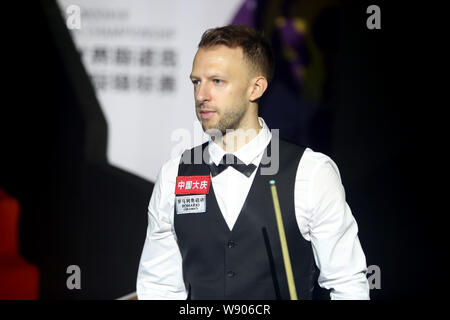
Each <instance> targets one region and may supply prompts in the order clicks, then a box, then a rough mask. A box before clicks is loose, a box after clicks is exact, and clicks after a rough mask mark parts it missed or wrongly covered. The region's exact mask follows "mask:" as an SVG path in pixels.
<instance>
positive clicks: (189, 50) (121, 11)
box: [58, 0, 243, 181]
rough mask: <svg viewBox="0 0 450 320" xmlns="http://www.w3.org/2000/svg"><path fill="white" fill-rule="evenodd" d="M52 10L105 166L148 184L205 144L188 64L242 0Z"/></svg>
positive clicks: (113, 3)
mask: <svg viewBox="0 0 450 320" xmlns="http://www.w3.org/2000/svg"><path fill="white" fill-rule="evenodd" d="M58 2H59V5H60V8H61V11H62V13H63V16H64V17H65V19H66V22H67V27H68V28H69V29H70V31H71V34H72V36H73V39H74V42H75V45H76V46H77V48H78V50H79V51H80V53H81V55H82V61H83V64H84V65H85V67H86V70H87V72H88V74H89V75H90V77H91V79H92V82H93V84H94V87H95V90H96V94H97V97H98V100H99V103H100V105H101V108H102V110H103V113H104V115H105V118H106V121H107V123H108V146H107V158H108V161H109V162H110V163H111V164H112V165H114V166H117V167H120V168H122V169H124V170H127V171H129V172H131V173H134V174H136V175H138V176H140V177H142V178H145V179H147V180H150V181H155V180H156V177H157V174H158V172H159V169H160V168H161V166H162V164H163V163H164V162H165V161H167V160H169V159H170V158H171V157H174V156H176V155H178V154H180V153H181V152H182V151H183V149H184V148H189V147H192V146H194V145H197V144H200V143H201V142H202V141H203V140H204V139H206V137H205V136H204V135H202V134H201V132H202V129H201V126H200V124H199V122H198V121H197V120H196V117H195V107H194V97H193V88H192V83H191V82H190V80H189V74H190V72H191V68H192V60H193V58H194V55H195V52H196V50H197V45H198V42H199V41H200V37H201V35H202V34H203V32H204V31H205V30H206V29H208V28H212V27H218V26H223V25H226V24H229V23H230V22H231V20H232V18H233V16H234V15H235V14H236V12H237V11H238V9H239V7H240V6H241V5H242V3H243V0H227V1H218V0H216V1H213V0H191V1H186V0H164V1H156V0H127V1H125V0H120V1H119V0H58ZM199 133H200V139H199V138H198V136H199ZM194 137H197V138H196V139H194ZM194 140H197V141H194Z"/></svg>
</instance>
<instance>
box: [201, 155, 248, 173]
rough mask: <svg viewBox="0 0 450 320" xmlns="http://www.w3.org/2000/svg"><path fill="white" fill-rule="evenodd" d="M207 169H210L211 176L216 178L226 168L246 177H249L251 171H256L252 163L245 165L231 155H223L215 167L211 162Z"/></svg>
mask: <svg viewBox="0 0 450 320" xmlns="http://www.w3.org/2000/svg"><path fill="white" fill-rule="evenodd" d="M209 167H210V168H211V175H212V176H213V177H215V176H217V175H218V174H219V173H221V172H222V171H223V170H225V169H226V168H228V167H233V168H235V169H236V170H237V171H239V172H241V173H242V174H244V175H245V176H246V177H250V176H251V175H252V173H253V171H255V169H256V166H255V165H254V164H253V163H250V164H249V165H246V164H245V163H243V162H242V161H241V160H239V159H238V158H237V157H236V156H235V155H233V154H225V155H224V156H223V158H222V160H221V161H220V163H219V164H218V165H217V166H216V165H215V164H214V162H211V164H210V165H209Z"/></svg>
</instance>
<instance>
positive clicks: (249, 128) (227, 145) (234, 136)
mask: <svg viewBox="0 0 450 320" xmlns="http://www.w3.org/2000/svg"><path fill="white" fill-rule="evenodd" d="M261 129H262V126H261V125H260V124H259V121H258V117H257V116H256V117H255V118H254V119H252V121H250V122H249V123H247V124H246V125H241V126H239V128H238V129H235V130H230V131H228V132H226V133H225V134H224V135H223V137H222V139H220V140H218V141H214V142H216V143H217V144H218V145H219V146H220V147H221V148H222V149H223V150H225V152H227V153H234V152H236V151H237V150H239V149H240V148H242V147H243V146H245V145H246V144H248V143H249V142H250V141H251V140H252V139H253V138H255V137H256V136H257V135H258V133H259V132H260V131H261Z"/></svg>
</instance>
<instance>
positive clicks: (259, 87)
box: [249, 76, 269, 102]
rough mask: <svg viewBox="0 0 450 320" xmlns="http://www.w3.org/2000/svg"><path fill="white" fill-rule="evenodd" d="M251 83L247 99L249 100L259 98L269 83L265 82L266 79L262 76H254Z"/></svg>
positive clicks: (253, 100)
mask: <svg viewBox="0 0 450 320" xmlns="http://www.w3.org/2000/svg"><path fill="white" fill-rule="evenodd" d="M251 83H252V86H251V93H250V97H249V100H250V101H251V102H255V101H256V100H258V99H259V98H261V96H262V95H263V93H264V92H265V91H266V89H267V86H268V85H269V83H268V82H267V79H266V78H265V77H263V76H257V77H255V78H254V79H252V81H251Z"/></svg>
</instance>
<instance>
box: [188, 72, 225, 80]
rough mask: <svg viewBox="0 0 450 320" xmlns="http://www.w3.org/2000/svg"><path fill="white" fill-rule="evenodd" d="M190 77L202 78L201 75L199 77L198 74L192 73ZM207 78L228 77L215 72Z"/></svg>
mask: <svg viewBox="0 0 450 320" xmlns="http://www.w3.org/2000/svg"><path fill="white" fill-rule="evenodd" d="M189 78H190V79H200V77H198V76H196V75H193V74H190V75H189ZM207 78H208V79H212V78H226V76H225V75H221V74H217V73H214V74H212V75H210V76H208V77H207Z"/></svg>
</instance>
